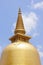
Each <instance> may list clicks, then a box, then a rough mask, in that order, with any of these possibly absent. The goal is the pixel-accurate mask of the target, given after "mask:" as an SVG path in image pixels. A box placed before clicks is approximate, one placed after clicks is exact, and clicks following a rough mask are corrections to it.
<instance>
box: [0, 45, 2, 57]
mask: <svg viewBox="0 0 43 65" xmlns="http://www.w3.org/2000/svg"><path fill="white" fill-rule="evenodd" d="M1 53H2V46H0V56H1Z"/></svg>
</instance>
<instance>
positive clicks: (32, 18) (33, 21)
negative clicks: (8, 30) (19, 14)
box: [23, 12, 38, 34]
mask: <svg viewBox="0 0 43 65" xmlns="http://www.w3.org/2000/svg"><path fill="white" fill-rule="evenodd" d="M37 21H38V17H37V15H36V14H35V13H34V12H30V13H28V14H27V15H25V13H24V14H23V22H24V26H25V29H26V32H27V34H29V33H30V32H31V31H32V30H35V29H36V26H37Z"/></svg>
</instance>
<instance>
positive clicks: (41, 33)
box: [0, 0, 43, 65]
mask: <svg viewBox="0 0 43 65" xmlns="http://www.w3.org/2000/svg"><path fill="white" fill-rule="evenodd" d="M19 7H20V8H21V10H22V16H23V22H24V26H25V30H26V34H27V35H30V36H32V39H31V40H30V42H31V43H32V44H33V45H34V46H35V47H36V48H37V50H38V52H39V55H40V60H41V64H42V65H43V0H0V53H1V51H2V50H3V48H5V47H6V46H7V45H8V44H10V43H11V42H10V41H9V38H10V37H11V36H12V35H13V34H14V32H13V30H14V28H15V23H16V21H17V15H18V9H19Z"/></svg>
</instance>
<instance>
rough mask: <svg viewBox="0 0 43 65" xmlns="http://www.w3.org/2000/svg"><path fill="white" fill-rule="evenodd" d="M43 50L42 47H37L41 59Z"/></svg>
mask: <svg viewBox="0 0 43 65" xmlns="http://www.w3.org/2000/svg"><path fill="white" fill-rule="evenodd" d="M42 49H43V47H42V46H41V45H38V46H37V50H38V52H39V55H40V57H43V50H42Z"/></svg>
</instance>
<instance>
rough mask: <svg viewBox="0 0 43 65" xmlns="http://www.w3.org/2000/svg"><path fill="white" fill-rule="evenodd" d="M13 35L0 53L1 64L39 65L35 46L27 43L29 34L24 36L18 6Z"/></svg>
mask: <svg viewBox="0 0 43 65" xmlns="http://www.w3.org/2000/svg"><path fill="white" fill-rule="evenodd" d="M14 34H15V35H14V36H12V37H11V38H10V40H11V42H12V44H9V45H8V46H7V47H6V48H5V49H4V50H3V53H2V57H1V65H41V64H40V58H39V54H38V52H37V50H36V48H35V47H34V46H33V45H32V44H31V43H29V41H28V40H29V39H31V37H30V36H25V29H24V25H23V20H22V15H21V10H20V8H19V12H18V19H17V24H16V28H15V31H14Z"/></svg>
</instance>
